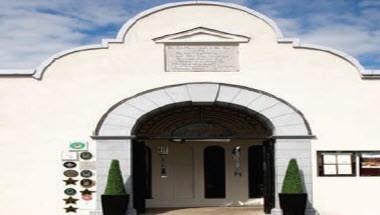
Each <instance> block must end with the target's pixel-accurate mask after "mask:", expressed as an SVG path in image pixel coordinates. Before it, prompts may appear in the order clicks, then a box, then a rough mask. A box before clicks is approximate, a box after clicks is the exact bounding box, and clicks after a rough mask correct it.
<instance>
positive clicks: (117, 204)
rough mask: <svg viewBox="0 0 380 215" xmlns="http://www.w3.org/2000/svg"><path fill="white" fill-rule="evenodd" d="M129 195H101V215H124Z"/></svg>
mask: <svg viewBox="0 0 380 215" xmlns="http://www.w3.org/2000/svg"><path fill="white" fill-rule="evenodd" d="M128 202H129V195H102V208H103V215H126V213H127V209H128Z"/></svg>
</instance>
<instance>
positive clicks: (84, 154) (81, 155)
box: [80, 152, 92, 160]
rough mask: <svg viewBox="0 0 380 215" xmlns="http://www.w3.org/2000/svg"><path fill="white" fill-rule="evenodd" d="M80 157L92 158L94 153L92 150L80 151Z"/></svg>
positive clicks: (84, 158)
mask: <svg viewBox="0 0 380 215" xmlns="http://www.w3.org/2000/svg"><path fill="white" fill-rule="evenodd" d="M80 158H82V159H83V160H91V158H92V154H91V152H82V153H80Z"/></svg>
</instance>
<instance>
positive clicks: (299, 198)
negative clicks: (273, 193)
mask: <svg viewBox="0 0 380 215" xmlns="http://www.w3.org/2000/svg"><path fill="white" fill-rule="evenodd" d="M279 197H280V207H281V209H282V214H283V215H305V209H306V200H307V194H306V193H294V194H288V193H280V194H279Z"/></svg>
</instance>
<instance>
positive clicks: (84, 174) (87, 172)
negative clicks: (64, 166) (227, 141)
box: [80, 170, 93, 178]
mask: <svg viewBox="0 0 380 215" xmlns="http://www.w3.org/2000/svg"><path fill="white" fill-rule="evenodd" d="M80 175H81V176H82V177H83V178H90V177H91V176H92V175H93V174H92V171H91V170H82V171H81V172H80Z"/></svg>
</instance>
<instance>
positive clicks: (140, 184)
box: [132, 140, 146, 213]
mask: <svg viewBox="0 0 380 215" xmlns="http://www.w3.org/2000/svg"><path fill="white" fill-rule="evenodd" d="M132 150H133V153H132V159H133V160H132V166H133V167H132V171H133V172H132V175H133V176H132V180H133V207H134V208H135V209H136V210H137V213H144V212H145V198H146V170H145V168H146V164H145V159H146V156H145V146H144V142H143V141H137V140H133V141H132Z"/></svg>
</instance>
